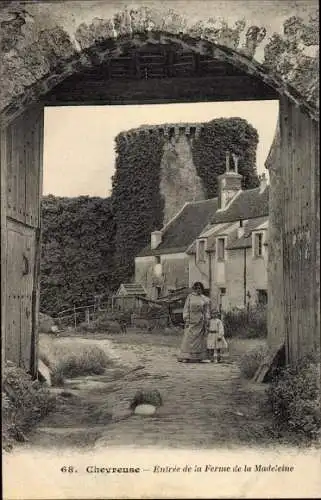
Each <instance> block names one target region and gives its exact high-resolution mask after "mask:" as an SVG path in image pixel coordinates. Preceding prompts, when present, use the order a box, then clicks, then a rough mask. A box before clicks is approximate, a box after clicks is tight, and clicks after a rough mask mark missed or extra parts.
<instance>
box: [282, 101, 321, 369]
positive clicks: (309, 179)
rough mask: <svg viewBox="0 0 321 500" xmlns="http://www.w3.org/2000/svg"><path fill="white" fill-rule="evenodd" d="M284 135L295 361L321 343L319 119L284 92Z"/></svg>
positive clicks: (287, 315) (290, 343)
mask: <svg viewBox="0 0 321 500" xmlns="http://www.w3.org/2000/svg"><path fill="white" fill-rule="evenodd" d="M280 134H281V158H280V160H281V162H280V163H281V177H282V183H283V195H284V196H283V207H282V208H283V209H282V213H280V217H282V229H283V234H282V240H283V282H284V290H283V295H284V297H283V303H284V320H285V339H286V349H287V353H286V354H287V359H288V361H290V362H291V363H296V362H297V361H298V359H300V358H301V357H302V356H303V355H304V354H307V353H310V352H311V351H315V350H316V349H317V348H318V346H319V345H320V332H319V327H320V323H319V308H320V293H319V272H320V266H319V237H320V229H319V220H320V207H319V180H318V176H319V151H318V150H319V135H318V122H317V121H315V120H313V119H311V118H310V116H309V115H308V114H306V113H305V112H304V111H303V110H302V109H300V108H299V107H297V106H295V105H294V104H293V103H291V102H290V101H289V100H288V99H287V98H284V97H283V98H281V99H280ZM275 293H277V294H278V293H279V291H278V290H275Z"/></svg>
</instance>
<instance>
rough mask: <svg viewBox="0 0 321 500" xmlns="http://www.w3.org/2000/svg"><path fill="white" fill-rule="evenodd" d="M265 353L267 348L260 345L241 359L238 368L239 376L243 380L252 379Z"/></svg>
mask: <svg viewBox="0 0 321 500" xmlns="http://www.w3.org/2000/svg"><path fill="white" fill-rule="evenodd" d="M267 352H268V348H267V346H266V345H265V344H262V345H258V346H256V347H254V348H253V349H251V350H250V351H249V352H247V353H245V354H244V355H243V356H242V357H241V360H240V362H239V366H240V371H241V374H242V376H243V377H244V378H246V379H251V378H253V377H254V375H255V373H256V371H257V369H258V368H259V366H260V364H261V362H262V361H263V359H264V358H265V356H266V354H267Z"/></svg>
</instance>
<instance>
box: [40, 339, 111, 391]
mask: <svg viewBox="0 0 321 500" xmlns="http://www.w3.org/2000/svg"><path fill="white" fill-rule="evenodd" d="M40 358H41V359H42V360H43V361H44V362H45V363H46V364H47V366H49V368H50V369H51V379H52V384H53V385H55V386H61V385H63V383H64V379H65V378H74V377H78V376H81V375H101V374H103V373H104V371H105V369H106V368H107V367H108V366H112V365H113V364H114V360H113V358H112V357H111V356H110V355H108V353H107V352H106V351H105V350H104V349H103V348H101V347H99V346H98V345H96V344H95V343H93V344H92V343H90V342H82V341H80V340H78V341H77V340H76V339H75V340H69V339H48V338H47V339H42V340H41V342H40Z"/></svg>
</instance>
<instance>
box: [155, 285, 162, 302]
mask: <svg viewBox="0 0 321 500" xmlns="http://www.w3.org/2000/svg"><path fill="white" fill-rule="evenodd" d="M161 295H162V287H161V286H157V287H156V298H157V299H159V298H160V296H161Z"/></svg>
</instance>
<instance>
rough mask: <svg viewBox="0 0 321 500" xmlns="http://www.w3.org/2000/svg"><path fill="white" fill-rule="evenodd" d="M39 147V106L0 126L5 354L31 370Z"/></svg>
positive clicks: (34, 337)
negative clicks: (3, 185)
mask: <svg viewBox="0 0 321 500" xmlns="http://www.w3.org/2000/svg"><path fill="white" fill-rule="evenodd" d="M42 149H43V106H39V105H37V106H34V107H32V108H30V109H28V110H27V111H25V112H24V113H23V114H22V115H20V116H19V117H18V118H16V119H15V120H14V121H13V122H11V123H10V124H8V125H7V126H6V127H5V128H3V129H2V131H1V173H2V182H3V183H4V184H5V187H2V190H1V191H2V192H1V198H2V203H1V205H2V209H3V210H4V211H5V218H4V216H3V214H2V221H1V222H2V228H1V229H2V234H3V238H2V242H4V243H5V248H3V249H2V250H3V252H4V254H5V258H3V259H2V266H1V267H2V280H3V279H4V278H5V280H4V283H2V300H4V301H5V306H2V312H3V313H4V315H5V318H2V323H3V325H4V328H5V331H4V336H3V337H2V338H3V341H4V356H5V359H6V360H11V361H13V362H14V363H16V364H18V365H19V366H20V367H22V368H24V369H25V370H27V371H29V372H31V373H32V374H35V373H36V364H37V360H36V356H37V354H36V353H37V349H36V347H37V310H38V303H39V292H38V280H39V262H40V199H41V192H42ZM3 226H4V227H3ZM3 271H5V272H3ZM3 320H4V321H3ZM2 333H3V332H2Z"/></svg>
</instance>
